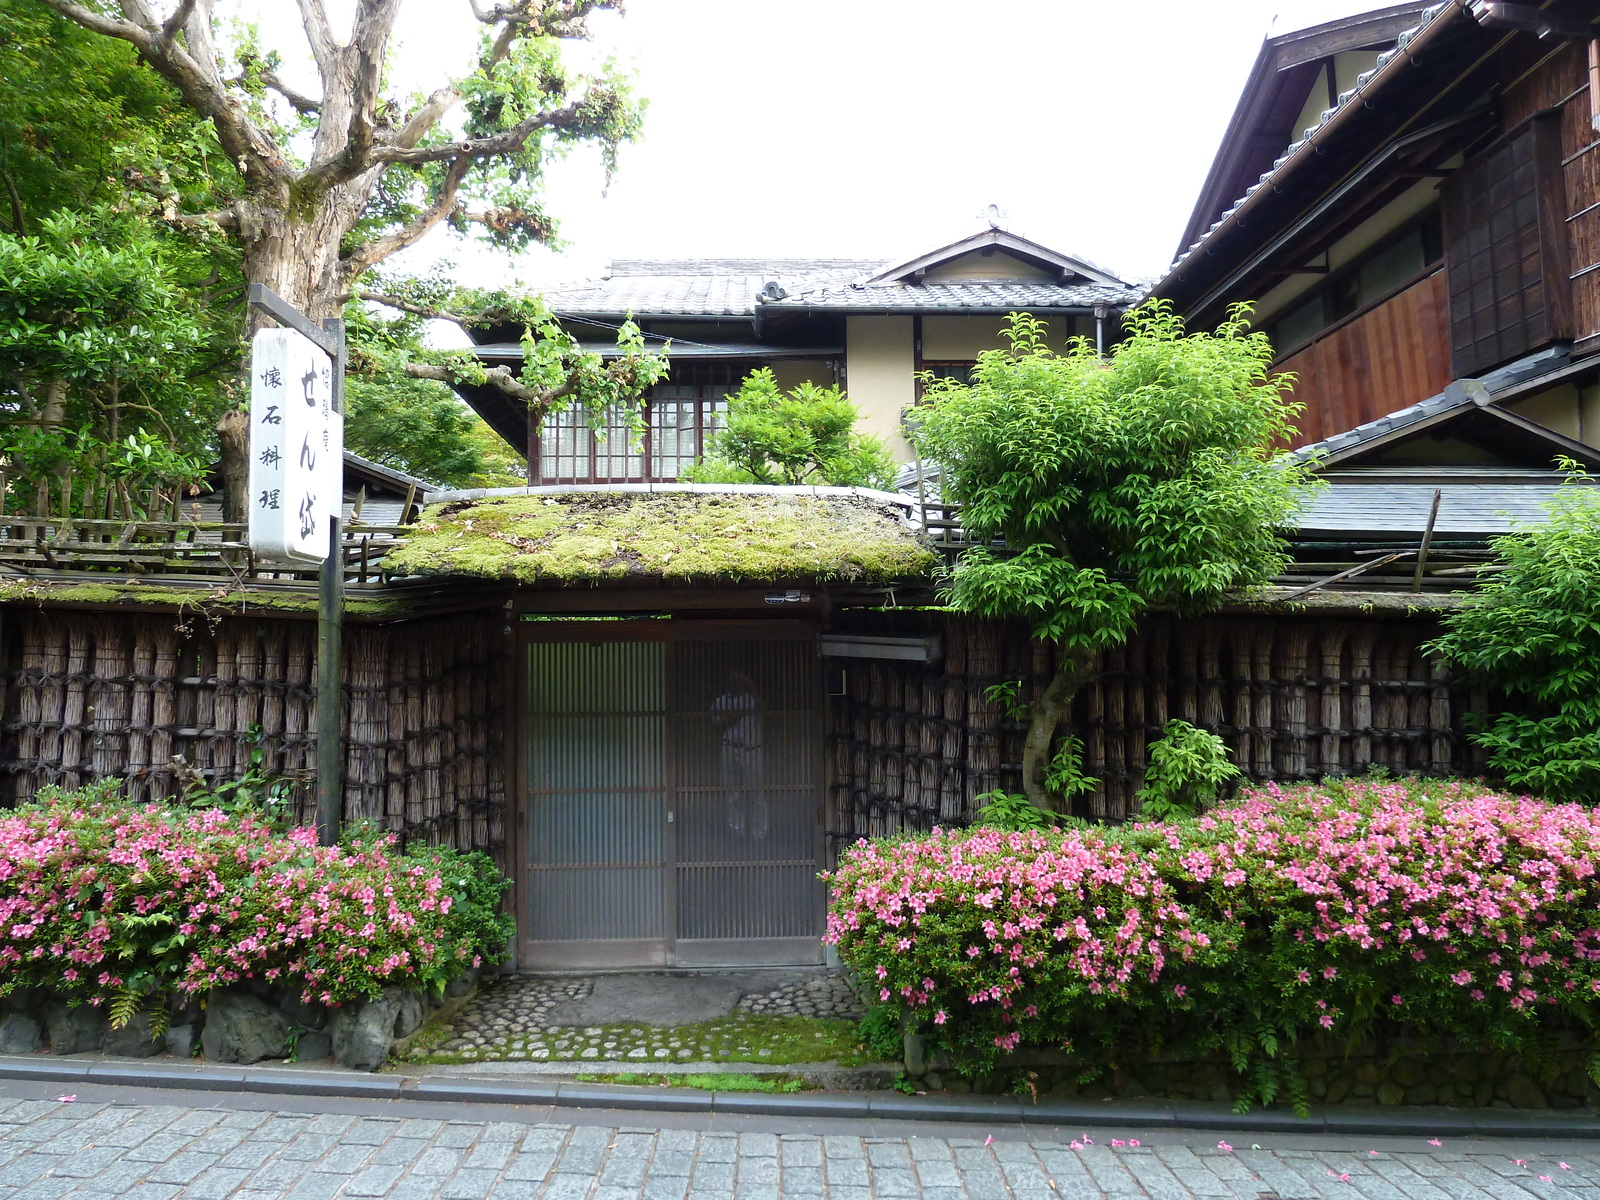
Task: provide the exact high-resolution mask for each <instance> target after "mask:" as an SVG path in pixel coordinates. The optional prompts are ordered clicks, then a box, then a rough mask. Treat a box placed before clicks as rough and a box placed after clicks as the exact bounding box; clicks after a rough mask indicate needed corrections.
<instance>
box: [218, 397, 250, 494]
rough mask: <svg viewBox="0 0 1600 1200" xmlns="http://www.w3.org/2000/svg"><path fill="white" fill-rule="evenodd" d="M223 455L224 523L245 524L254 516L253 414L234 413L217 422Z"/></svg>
mask: <svg viewBox="0 0 1600 1200" xmlns="http://www.w3.org/2000/svg"><path fill="white" fill-rule="evenodd" d="M217 441H218V444H219V447H220V449H221V451H222V519H223V520H224V521H243V520H246V519H248V517H249V515H250V493H249V487H250V414H249V413H247V412H245V411H243V410H242V409H237V408H235V409H230V410H229V411H227V412H225V413H223V414H222V416H221V417H220V418H218V420H217Z"/></svg>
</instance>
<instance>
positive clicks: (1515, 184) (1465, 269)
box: [1443, 113, 1572, 377]
mask: <svg viewBox="0 0 1600 1200" xmlns="http://www.w3.org/2000/svg"><path fill="white" fill-rule="evenodd" d="M1560 163H1561V131H1560V124H1559V118H1558V117H1557V116H1556V115H1554V114H1548V113H1547V114H1544V115H1541V116H1538V117H1535V118H1533V119H1532V120H1531V121H1529V122H1528V123H1526V124H1525V125H1523V126H1522V127H1521V128H1520V129H1517V130H1515V131H1513V132H1512V133H1510V134H1509V135H1507V136H1506V137H1504V138H1502V139H1501V140H1500V141H1499V142H1497V143H1495V144H1494V145H1493V146H1491V147H1490V148H1489V149H1488V150H1487V151H1485V152H1484V153H1483V154H1481V155H1479V156H1478V157H1477V158H1475V159H1474V160H1472V161H1471V162H1469V163H1467V164H1466V165H1465V166H1463V167H1462V168H1461V170H1460V171H1458V172H1457V173H1456V174H1455V175H1454V176H1452V177H1451V178H1450V180H1449V181H1448V182H1447V183H1446V185H1445V187H1444V189H1443V197H1444V237H1445V265H1446V270H1447V273H1448V275H1449V282H1450V352H1451V368H1452V371H1453V373H1454V374H1455V375H1456V376H1458V377H1460V376H1470V375H1476V374H1480V373H1481V372H1483V371H1486V370H1488V369H1490V368H1491V367H1495V366H1498V365H1500V364H1501V363H1505V362H1508V361H1510V360H1511V359H1514V358H1517V357H1519V356H1520V355H1523V354H1527V353H1528V352H1529V351H1532V350H1536V349H1538V348H1539V347H1541V346H1545V345H1548V344H1549V343H1551V342H1553V341H1556V340H1558V339H1561V338H1569V337H1571V336H1572V330H1571V324H1572V318H1571V313H1570V303H1569V296H1570V291H1569V288H1568V283H1567V274H1568V268H1567V254H1566V242H1567V239H1566V222H1565V221H1564V217H1565V215H1566V198H1565V194H1564V192H1565V189H1564V187H1563V184H1562V178H1561V167H1560Z"/></svg>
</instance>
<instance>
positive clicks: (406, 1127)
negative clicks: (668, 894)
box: [0, 1084, 1600, 1200]
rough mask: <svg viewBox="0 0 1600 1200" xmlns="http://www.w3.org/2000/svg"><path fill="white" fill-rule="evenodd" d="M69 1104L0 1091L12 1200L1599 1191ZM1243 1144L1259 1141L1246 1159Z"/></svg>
mask: <svg viewBox="0 0 1600 1200" xmlns="http://www.w3.org/2000/svg"><path fill="white" fill-rule="evenodd" d="M58 1094H59V1092H58V1091H57V1089H54V1088H47V1087H45V1086H44V1085H38V1084H32V1085H29V1084H8V1085H6V1086H5V1087H4V1088H3V1089H0V1200H64V1198H65V1197H69V1196H70V1197H73V1198H74V1200H111V1198H112V1197H116V1198H118V1200H227V1198H233V1197H237V1198H239V1200H280V1198H282V1200H333V1198H334V1197H354V1198H361V1200H377V1198H380V1197H392V1198H393V1200H490V1198H502V1197H515V1198H526V1200H633V1198H640V1200H713V1198H722V1200H765V1198H768V1197H776V1196H784V1197H801V1196H808V1197H809V1196H826V1197H830V1198H831V1200H875V1198H878V1197H885V1198H887V1197H893V1198H895V1200H910V1198H913V1197H926V1198H927V1200H961V1198H963V1197H965V1198H970V1200H1047V1198H1049V1197H1056V1196H1060V1197H1084V1198H1089V1197H1098V1196H1110V1197H1115V1198H1117V1200H1138V1198H1143V1197H1148V1198H1150V1200H1190V1198H1191V1197H1216V1198H1218V1200H1274V1198H1281V1200H1300V1198H1302V1197H1304V1198H1307V1200H1309V1198H1322V1197H1330V1198H1336V1200H1480V1198H1482V1200H1529V1198H1531V1197H1560V1198H1561V1200H1567V1198H1569V1197H1570V1198H1573V1200H1576V1198H1577V1197H1600V1145H1594V1144H1587V1145H1585V1144H1574V1143H1567V1144H1566V1145H1564V1146H1563V1145H1559V1144H1556V1143H1534V1142H1529V1143H1527V1144H1525V1145H1521V1146H1515V1145H1502V1144H1500V1143H1488V1142H1477V1143H1457V1144H1452V1143H1451V1142H1450V1141H1446V1142H1445V1143H1444V1144H1443V1145H1441V1146H1440V1147H1437V1148H1435V1147H1432V1146H1429V1145H1428V1144H1427V1143H1426V1141H1425V1140H1424V1139H1423V1138H1422V1137H1420V1136H1418V1137H1411V1136H1407V1137H1400V1138H1387V1139H1374V1138H1367V1139H1356V1140H1355V1141H1352V1140H1350V1139H1335V1138H1330V1137H1319V1136H1313V1135H1301V1136H1299V1137H1288V1136H1284V1137H1272V1136H1269V1135H1262V1134H1255V1135H1247V1136H1246V1135H1241V1137H1240V1138H1239V1139H1236V1141H1235V1144H1234V1145H1233V1146H1232V1147H1231V1148H1230V1149H1226V1150H1225V1149H1221V1148H1219V1147H1218V1146H1217V1145H1216V1144H1215V1135H1214V1134H1207V1135H1205V1137H1204V1138H1202V1137H1201V1136H1200V1135H1198V1134H1195V1135H1192V1136H1190V1135H1184V1134H1182V1133H1174V1132H1172V1131H1165V1132H1162V1133H1160V1134H1149V1133H1146V1134H1144V1135H1143V1136H1142V1137H1141V1138H1140V1141H1141V1144H1140V1145H1138V1146H1131V1145H1113V1144H1112V1141H1111V1139H1112V1137H1113V1136H1115V1135H1114V1134H1112V1133H1103V1134H1102V1135H1101V1136H1095V1135H1094V1133H1093V1132H1092V1131H1091V1132H1089V1133H1088V1134H1087V1136H1089V1137H1092V1138H1094V1141H1093V1144H1082V1145H1081V1148H1078V1149H1074V1148H1073V1146H1072V1145H1071V1142H1072V1140H1073V1139H1074V1138H1077V1139H1078V1140H1079V1141H1080V1143H1081V1141H1082V1138H1083V1137H1084V1136H1086V1135H1085V1134H1084V1133H1082V1132H1079V1131H1071V1132H1067V1131H1053V1130H1041V1131H1038V1132H1035V1133H1032V1134H1029V1133H1027V1132H1025V1131H1020V1130H1016V1129H1002V1130H999V1131H997V1133H996V1134H995V1135H987V1134H984V1133H983V1131H982V1130H973V1129H970V1128H969V1129H963V1130H959V1131H951V1130H950V1129H949V1128H948V1127H943V1126H941V1127H938V1128H937V1130H936V1132H937V1136H926V1134H927V1133H928V1132H929V1130H928V1129H926V1128H911V1127H902V1129H901V1131H900V1132H897V1133H889V1134H888V1135H887V1136H880V1135H883V1134H885V1133H886V1132H887V1131H886V1130H885V1129H884V1128H883V1127H873V1128H871V1129H863V1128H862V1127H861V1126H860V1125H856V1126H853V1127H852V1126H851V1125H849V1124H848V1123H845V1122H832V1123H831V1129H832V1131H831V1132H830V1131H829V1128H828V1127H824V1128H822V1129H821V1130H820V1131H796V1127H795V1123H794V1122H788V1123H787V1125H788V1128H784V1124H785V1123H783V1122H779V1121H775V1120H774V1119H772V1118H765V1119H748V1120H745V1121H742V1122H740V1123H739V1124H738V1127H737V1128H714V1127H710V1119H709V1118H705V1119H703V1120H701V1127H699V1128H696V1127H693V1125H694V1121H695V1120H696V1119H692V1118H691V1119H686V1118H683V1117H677V1116H674V1117H665V1116H663V1117H656V1118H651V1117H649V1116H647V1115H645V1114H632V1115H628V1114H619V1113H615V1112H613V1113H606V1114H589V1115H587V1116H585V1115H582V1114H569V1115H566V1116H562V1117H559V1118H558V1119H556V1120H550V1119H548V1116H549V1114H544V1115H543V1116H544V1119H540V1115H539V1114H535V1113H531V1112H530V1113H527V1114H520V1113H518V1112H517V1111H516V1110H513V1111H511V1112H509V1113H508V1112H505V1111H504V1110H502V1111H500V1112H498V1113H491V1114H489V1115H492V1116H500V1117H506V1116H521V1119H483V1116H484V1110H483V1109H473V1110H469V1109H466V1108H465V1107H463V1106H456V1107H449V1106H443V1105H428V1106H423V1105H406V1104H400V1105H396V1104H376V1103H370V1102H365V1103H364V1102H360V1101H348V1100H337V1099H330V1100H327V1101H317V1100H298V1099H297V1100H295V1101H293V1102H292V1103H293V1104H294V1105H295V1107H296V1108H299V1109H303V1110H306V1111H295V1112H289V1111H284V1112H279V1111H272V1110H271V1109H270V1108H269V1107H268V1106H269V1105H271V1104H272V1103H273V1101H272V1100H271V1099H270V1098H266V1097H261V1096H255V1097H246V1096H234V1097H227V1096H212V1095H211V1094H209V1093H206V1094H195V1095H194V1096H192V1097H190V1096H185V1095H184V1094H183V1093H175V1092H171V1091H167V1092H162V1093H152V1092H149V1091H142V1092H136V1091H135V1090H134V1089H111V1088H99V1089H98V1090H97V1092H96V1094H95V1095H88V1094H85V1095H82V1096H79V1097H78V1098H77V1099H76V1100H75V1101H71V1102H63V1101H61V1100H58V1099H55V1098H54V1096H56V1095H58ZM174 1101H177V1103H174ZM186 1101H187V1102H189V1103H191V1104H192V1105H193V1106H192V1107H186V1106H184V1103H185V1102H186ZM252 1105H254V1106H255V1107H252ZM417 1113H423V1114H425V1115H415V1114H417ZM452 1118H454V1119H452ZM588 1121H600V1122H610V1123H609V1124H606V1123H586V1122H588ZM852 1128H853V1129H854V1130H855V1132H848V1131H849V1130H851V1129H852ZM863 1132H868V1133H872V1134H873V1136H862V1133H863ZM955 1133H963V1134H967V1135H975V1136H955ZM991 1136H992V1140H990V1139H991ZM1251 1137H1253V1138H1254V1139H1256V1142H1257V1143H1266V1144H1265V1145H1263V1146H1261V1147H1260V1148H1253V1145H1255V1144H1256V1143H1252V1142H1250V1141H1249V1140H1248V1138H1251ZM1117 1140H1119V1141H1126V1140H1127V1137H1126V1135H1125V1136H1124V1137H1122V1138H1118V1139H1117ZM1373 1149H1377V1153H1376V1154H1373V1153H1370V1152H1369V1151H1371V1150H1373ZM1516 1158H1524V1159H1526V1164H1525V1165H1519V1164H1518V1163H1517V1162H1516V1161H1515V1159H1516ZM1562 1162H1565V1163H1566V1169H1563V1167H1562V1166H1561V1165H1560V1164H1561V1163H1562ZM1540 1176H1548V1180H1546V1179H1541V1178H1540Z"/></svg>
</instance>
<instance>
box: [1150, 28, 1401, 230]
mask: <svg viewBox="0 0 1600 1200" xmlns="http://www.w3.org/2000/svg"><path fill="white" fill-rule="evenodd" d="M1428 7H1429V6H1428V5H1427V4H1418V3H1411V4H1397V5H1392V6H1390V7H1389V8H1384V9H1378V10H1376V11H1374V12H1367V13H1360V14H1357V15H1354V16H1350V17H1344V18H1341V19H1340V20H1336V21H1327V22H1324V23H1323V24H1320V25H1313V26H1310V27H1308V28H1305V29H1296V30H1292V31H1290V32H1288V33H1283V34H1278V35H1276V36H1271V37H1267V38H1265V39H1263V40H1262V43H1261V50H1260V52H1259V53H1258V54H1257V55H1256V60H1255V63H1254V64H1253V65H1252V66H1251V68H1250V74H1249V76H1248V77H1247V79H1246V82H1245V85H1244V88H1243V90H1242V91H1241V92H1240V94H1239V103H1238V105H1237V106H1236V107H1235V108H1234V111H1233V115H1232V117H1231V118H1230V119H1229V121H1228V128H1227V130H1226V132H1224V134H1223V135H1222V141H1221V143H1220V144H1219V145H1218V147H1217V153H1216V157H1215V158H1213V159H1212V162H1211V167H1210V169H1209V170H1208V171H1207V172H1206V178H1205V182H1204V183H1203V184H1201V186H1200V192H1199V197H1198V199H1197V200H1196V201H1195V207H1194V211H1193V212H1192V213H1191V215H1190V217H1189V224H1188V225H1187V226H1186V227H1185V228H1184V233H1183V238H1182V240H1181V242H1180V243H1179V246H1178V256H1179V257H1182V255H1183V253H1184V250H1185V249H1186V248H1187V247H1189V246H1192V245H1194V244H1195V243H1196V242H1198V241H1199V240H1200V239H1201V237H1202V236H1203V235H1204V233H1205V231H1206V229H1207V228H1208V227H1209V226H1210V225H1211V223H1212V221H1213V220H1214V219H1216V218H1217V217H1218V216H1220V215H1221V213H1220V212H1219V211H1218V210H1219V208H1221V207H1224V206H1226V205H1227V204H1229V203H1230V202H1231V201H1233V200H1235V199H1237V191H1235V192H1227V191H1224V190H1223V189H1224V188H1225V186H1226V181H1227V180H1228V179H1230V178H1231V177H1232V176H1233V175H1234V174H1235V173H1236V172H1237V171H1238V170H1239V169H1240V168H1241V166H1242V165H1243V162H1246V161H1248V159H1249V158H1250V157H1253V156H1254V153H1255V152H1253V151H1252V149H1251V147H1250V146H1249V145H1248V140H1249V139H1250V138H1253V137H1256V136H1259V132H1260V130H1259V123H1260V121H1261V120H1262V119H1263V118H1264V116H1265V114H1266V113H1267V112H1268V111H1270V109H1271V108H1272V105H1273V103H1274V102H1275V101H1276V100H1277V91H1278V89H1279V88H1280V87H1281V86H1283V84H1282V80H1283V79H1284V77H1285V76H1288V75H1293V74H1294V73H1295V72H1296V70H1297V69H1301V70H1303V69H1306V68H1309V67H1313V66H1315V67H1319V68H1320V65H1321V63H1322V61H1323V59H1324V58H1326V57H1327V56H1328V55H1329V54H1330V53H1339V52H1341V51H1343V50H1353V49H1360V48H1362V47H1369V48H1370V47H1371V46H1374V45H1378V44H1382V43H1383V42H1391V43H1392V42H1393V41H1394V40H1395V39H1396V38H1397V37H1398V36H1399V35H1400V34H1401V33H1403V32H1405V30H1407V29H1409V28H1411V27H1413V26H1415V25H1416V24H1417V23H1418V20H1419V19H1420V18H1421V17H1422V15H1423V14H1424V13H1425V12H1426V10H1427V8H1428ZM1299 107H1300V104H1298V103H1297V104H1296V108H1299ZM1283 144H1284V145H1287V144H1288V143H1287V142H1285V143H1283Z"/></svg>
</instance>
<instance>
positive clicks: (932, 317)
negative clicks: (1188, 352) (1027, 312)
mask: <svg viewBox="0 0 1600 1200" xmlns="http://www.w3.org/2000/svg"><path fill="white" fill-rule="evenodd" d="M1091 321H1092V318H1091ZM1072 323H1073V318H1071V317H1065V316H1052V317H1046V318H1045V325H1046V327H1047V328H1048V330H1049V332H1048V334H1047V337H1046V340H1047V342H1048V344H1049V346H1050V348H1051V349H1052V350H1060V349H1061V348H1062V347H1063V346H1064V345H1065V344H1066V339H1067V338H1068V337H1070V336H1071V333H1072V328H1071V327H1072ZM1005 324H1006V319H1005V317H1004V316H1001V315H999V314H996V315H995V316H982V317H977V316H940V315H937V314H933V313H930V314H928V315H927V316H925V317H923V318H922V359H923V361H924V362H970V361H972V360H973V359H976V358H977V357H978V355H979V354H981V353H982V352H983V351H985V350H998V349H1000V348H1001V347H1002V346H1004V345H1005V342H1004V341H1003V340H1002V339H1001V337H1000V331H1001V330H1002V329H1004V328H1005ZM1111 324H1112V319H1111V318H1109V317H1108V318H1107V319H1106V325H1107V334H1108V336H1109V334H1110V332H1111ZM1092 328H1093V327H1092V325H1091V330H1092Z"/></svg>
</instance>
